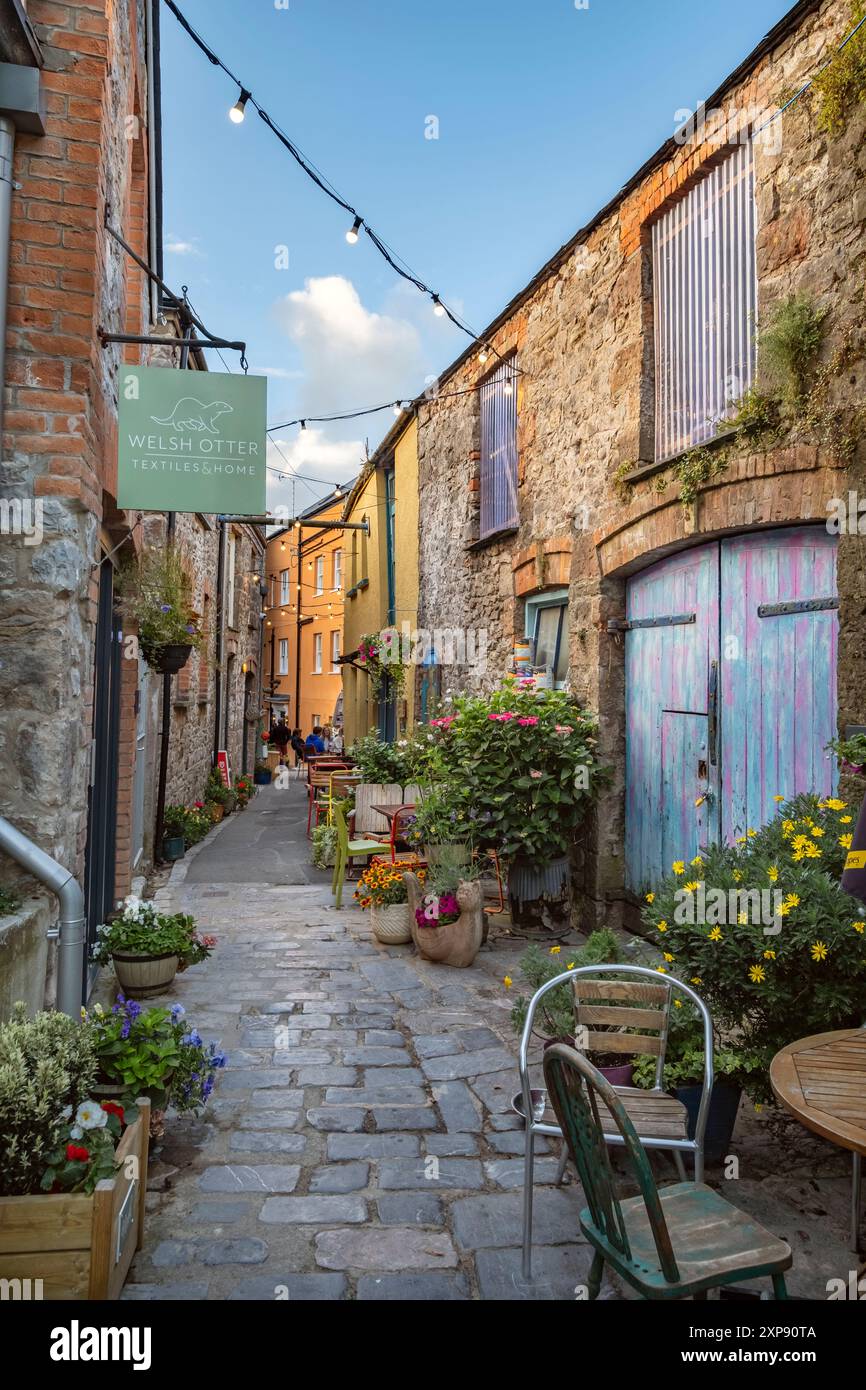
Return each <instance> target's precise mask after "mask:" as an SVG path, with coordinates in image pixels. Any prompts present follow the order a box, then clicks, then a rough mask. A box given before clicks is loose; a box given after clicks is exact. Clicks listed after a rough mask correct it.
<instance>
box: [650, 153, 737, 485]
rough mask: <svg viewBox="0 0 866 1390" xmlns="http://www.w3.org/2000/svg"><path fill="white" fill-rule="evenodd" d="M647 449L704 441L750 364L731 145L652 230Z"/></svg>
mask: <svg viewBox="0 0 866 1390" xmlns="http://www.w3.org/2000/svg"><path fill="white" fill-rule="evenodd" d="M652 257H653V286H654V295H653V299H654V317H655V416H656V428H655V453H656V459H658V460H662V459H667V458H672V457H674V456H676V455H677V454H680V453H682V452H683V451H684V450H686V449H690V448H693V447H694V446H695V445H697V444H702V443H704V442H705V441H706V440H708V439H712V438H713V437H714V435H715V434H716V433H717V432H718V429H719V423H720V421H723V420H724V419H725V417H726V416H727V415H729V414H730V413H731V404H732V402H734V401H737V400H739V399H740V397H741V396H743V395H744V393H745V392H746V391H747V390H748V389H749V387H750V386H751V384H752V381H753V378H754V372H755V313H756V307H757V271H756V265H755V191H754V169H753V161H752V146H751V143H748V144H745V145H742V146H739V147H738V148H737V149H736V150H735V151H734V153H733V154H731V155H729V156H728V158H727V159H726V160H724V162H723V163H721V164H717V165H716V166H715V168H714V169H713V170H712V171H711V172H710V173H709V174H707V175H706V177H705V178H703V179H701V181H700V182H699V183H697V184H695V186H694V187H693V188H692V189H691V191H690V192H689V193H688V194H687V195H686V196H685V197H684V198H681V199H680V201H679V202H677V203H676V204H675V205H674V206H673V207H672V208H671V209H670V210H669V211H668V212H666V213H665V214H664V216H663V217H661V218H659V220H658V221H657V222H656V223H654V225H653V228H652Z"/></svg>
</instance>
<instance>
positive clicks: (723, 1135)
mask: <svg viewBox="0 0 866 1390" xmlns="http://www.w3.org/2000/svg"><path fill="white" fill-rule="evenodd" d="M674 1095H675V1096H676V1098H677V1100H681V1101H682V1103H683V1105H684V1106H685V1107H686V1111H687V1112H688V1117H689V1127H688V1136H689V1138H690V1139H694V1137H695V1126H696V1125H697V1122H698V1106H699V1105H700V1103H701V1087H700V1086H675V1087H674ZM741 1095H742V1088H741V1087H740V1086H733V1085H731V1083H730V1082H729V1081H716V1082H715V1084H714V1086H713V1094H712V1095H711V1096H710V1108H709V1111H708V1114H707V1128H706V1133H705V1134H704V1155H705V1157H706V1159H707V1161H708V1162H710V1163H715V1162H717V1161H718V1160H719V1159H720V1158H724V1157H725V1155H726V1154H728V1153H730V1151H731V1138H732V1136H733V1133H734V1125H735V1124H736V1120H737V1110H738V1109H739V1105H740V1096H741Z"/></svg>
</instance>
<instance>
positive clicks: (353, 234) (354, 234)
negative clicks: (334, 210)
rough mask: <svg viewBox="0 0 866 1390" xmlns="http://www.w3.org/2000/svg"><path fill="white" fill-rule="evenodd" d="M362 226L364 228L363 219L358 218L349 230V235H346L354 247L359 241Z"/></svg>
mask: <svg viewBox="0 0 866 1390" xmlns="http://www.w3.org/2000/svg"><path fill="white" fill-rule="evenodd" d="M361 226H362V221H361V218H360V217H356V218H355V220H354V222H353V223H352V225H351V227H350V228H349V230H348V231H347V233H346V240H347V241H348V243H349V245H350V246H354V245H355V242H356V241H357V240H358V233H359V231H360V230H361Z"/></svg>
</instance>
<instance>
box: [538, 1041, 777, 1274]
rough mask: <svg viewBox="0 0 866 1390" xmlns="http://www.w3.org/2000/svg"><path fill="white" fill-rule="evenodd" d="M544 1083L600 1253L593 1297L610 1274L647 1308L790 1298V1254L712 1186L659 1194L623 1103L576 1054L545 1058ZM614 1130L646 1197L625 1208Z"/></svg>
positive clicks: (583, 1217) (584, 1224) (583, 1219)
mask: <svg viewBox="0 0 866 1390" xmlns="http://www.w3.org/2000/svg"><path fill="white" fill-rule="evenodd" d="M544 1080H545V1083H546V1085H547V1087H548V1092H549V1095H550V1099H551V1102H552V1104H553V1108H554V1110H555V1112H556V1116H557V1118H558V1120H559V1123H560V1126H561V1128H562V1132H563V1133H564V1135H565V1138H566V1142H567V1144H568V1147H569V1149H570V1151H571V1156H572V1158H573V1160H574V1163H575V1166H576V1168H577V1171H578V1174H579V1176H580V1181H581V1183H582V1185H583V1190H584V1193H585V1195H586V1200H587V1203H588V1205H587V1206H586V1207H585V1208H584V1209H583V1211H582V1212H581V1213H580V1218H579V1220H580V1229H581V1230H582V1232H583V1234H584V1235H585V1236H586V1239H587V1240H588V1241H589V1243H590V1245H592V1247H593V1249H594V1250H595V1257H594V1259H593V1262H592V1267H591V1269H590V1272H589V1290H588V1292H589V1296H590V1298H592V1299H594V1298H598V1295H599V1290H600V1288H601V1279H602V1274H603V1273H604V1266H605V1264H609V1265H610V1266H611V1268H612V1269H614V1270H616V1272H617V1274H619V1275H621V1277H622V1278H623V1279H626V1280H627V1281H628V1283H629V1284H631V1286H632V1288H635V1289H637V1291H638V1292H639V1293H640V1294H641V1295H642V1297H643V1298H651V1299H672V1298H688V1297H690V1296H691V1297H693V1298H706V1296H707V1291H708V1290H709V1289H714V1288H718V1287H719V1286H720V1285H722V1284H736V1283H741V1282H742V1281H743V1280H745V1279H753V1278H761V1277H762V1276H767V1275H768V1276H769V1277H770V1278H771V1279H772V1281H773V1292H774V1294H775V1296H776V1298H778V1299H783V1298H785V1299H786V1298H787V1297H788V1293H787V1289H786V1286H785V1275H784V1270H786V1269H790V1267H791V1265H792V1263H793V1256H792V1254H791V1248H790V1246H789V1245H788V1244H787V1243H786V1242H785V1241H784V1240H780V1239H779V1238H778V1236H774V1235H772V1234H771V1232H769V1231H767V1230H765V1229H764V1227H763V1226H759V1225H758V1223H757V1222H756V1221H753V1220H752V1218H751V1217H750V1216H748V1215H747V1214H746V1213H745V1212H744V1211H740V1209H739V1208H738V1207H735V1206H733V1205H732V1203H731V1202H728V1201H726V1200H725V1198H724V1197H720V1196H719V1194H718V1193H717V1192H714V1191H713V1189H712V1188H711V1187H707V1186H705V1184H704V1183H700V1182H695V1183H690V1182H678V1183H673V1184H672V1185H671V1186H670V1187H663V1188H662V1189H661V1190H659V1188H658V1187H657V1186H656V1182H655V1178H654V1177H653V1173H652V1168H651V1167H650V1164H649V1159H648V1157H647V1154H646V1152H645V1151H644V1148H643V1146H642V1144H641V1142H640V1140H639V1138H638V1136H637V1133H636V1132H635V1128H634V1125H633V1124H632V1122H631V1120H630V1119H629V1117H628V1115H627V1114H626V1111H625V1107H624V1106H623V1104H622V1093H621V1090H620V1089H619V1088H618V1087H615V1086H611V1084H610V1082H609V1081H606V1080H605V1078H604V1077H603V1076H602V1074H601V1072H599V1071H597V1070H596V1068H595V1067H594V1066H592V1065H591V1064H590V1063H589V1062H588V1061H587V1060H586V1058H585V1057H582V1056H581V1055H580V1053H579V1052H575V1050H574V1048H572V1047H565V1046H564V1045H563V1044H562V1043H556V1044H554V1046H553V1047H550V1048H548V1050H547V1052H546V1053H545V1054H544ZM611 1124H613V1125H614V1126H615V1127H616V1130H617V1132H618V1134H619V1141H620V1143H621V1144H623V1145H624V1147H625V1152H626V1157H627V1160H628V1164H629V1167H630V1169H631V1172H632V1176H633V1177H634V1178H636V1179H637V1182H638V1184H639V1186H640V1195H639V1196H638V1197H629V1198H627V1199H626V1200H625V1201H622V1202H621V1201H620V1200H619V1198H618V1197H617V1194H616V1188H615V1182H614V1174H613V1171H612V1168H611V1163H610V1153H609V1151H608V1145H609V1144H610V1135H609V1133H608V1132H607V1131H608V1130H609V1129H610V1127H611Z"/></svg>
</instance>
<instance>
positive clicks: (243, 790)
mask: <svg viewBox="0 0 866 1390" xmlns="http://www.w3.org/2000/svg"><path fill="white" fill-rule="evenodd" d="M234 789H235V796H236V797H237V802H238V810H239V811H242V810H243V809H244V807H245V806H246V805H247V804H248V802H249V799H250V797H251V796H252V794H253V789H252V787H251V786H250V784H249V781H248V780H247V778H246V777H238V778H237V780H236V781H235V788H234Z"/></svg>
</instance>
